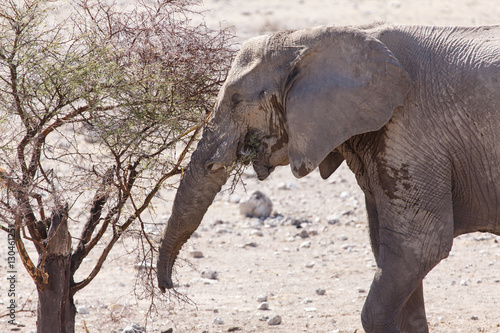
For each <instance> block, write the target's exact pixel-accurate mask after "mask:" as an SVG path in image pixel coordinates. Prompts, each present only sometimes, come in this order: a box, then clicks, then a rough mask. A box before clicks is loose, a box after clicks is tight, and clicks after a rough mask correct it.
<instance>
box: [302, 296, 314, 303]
mask: <svg viewBox="0 0 500 333" xmlns="http://www.w3.org/2000/svg"><path fill="white" fill-rule="evenodd" d="M312 301H313V300H312V299H310V298H309V297H308V298H304V300H303V301H302V302H300V303H301V304H309V303H312Z"/></svg>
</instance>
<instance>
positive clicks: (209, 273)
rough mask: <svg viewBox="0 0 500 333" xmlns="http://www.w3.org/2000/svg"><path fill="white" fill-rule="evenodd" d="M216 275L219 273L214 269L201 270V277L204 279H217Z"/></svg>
mask: <svg viewBox="0 0 500 333" xmlns="http://www.w3.org/2000/svg"><path fill="white" fill-rule="evenodd" d="M218 275H219V273H217V272H216V271H212V270H209V269H207V270H205V271H203V272H201V277H202V278H204V279H209V280H217V276H218Z"/></svg>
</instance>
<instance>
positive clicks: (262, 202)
mask: <svg viewBox="0 0 500 333" xmlns="http://www.w3.org/2000/svg"><path fill="white" fill-rule="evenodd" d="M272 210H273V203H272V202H271V199H269V198H268V197H267V196H266V195H265V194H264V193H262V192H260V191H255V192H254V193H253V194H252V196H251V197H250V199H249V200H248V201H245V202H242V203H240V213H241V215H244V216H247V217H258V218H266V217H269V216H270V215H271V212H272Z"/></svg>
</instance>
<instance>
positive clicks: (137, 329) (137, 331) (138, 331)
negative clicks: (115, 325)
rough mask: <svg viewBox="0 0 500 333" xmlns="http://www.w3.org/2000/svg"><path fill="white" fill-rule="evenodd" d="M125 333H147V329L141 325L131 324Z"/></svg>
mask: <svg viewBox="0 0 500 333" xmlns="http://www.w3.org/2000/svg"><path fill="white" fill-rule="evenodd" d="M123 333H146V328H144V327H142V326H140V325H139V324H129V325H128V326H127V327H125V329H124V330H123Z"/></svg>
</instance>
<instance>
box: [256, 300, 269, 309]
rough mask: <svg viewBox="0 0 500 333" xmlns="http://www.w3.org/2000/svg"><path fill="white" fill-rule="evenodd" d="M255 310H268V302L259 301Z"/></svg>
mask: <svg viewBox="0 0 500 333" xmlns="http://www.w3.org/2000/svg"><path fill="white" fill-rule="evenodd" d="M257 310H269V303H267V302H262V303H260V304H259V307H258V308H257Z"/></svg>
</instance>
